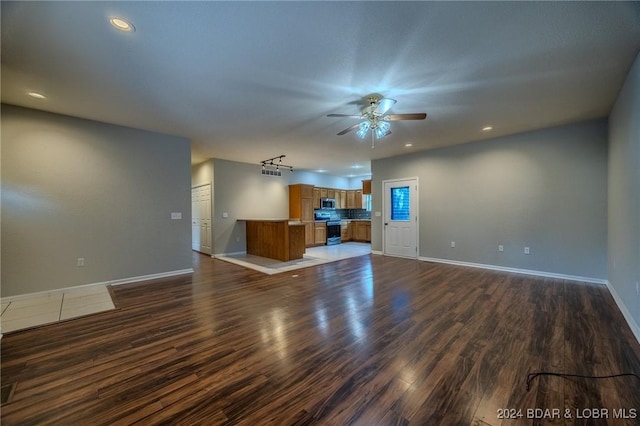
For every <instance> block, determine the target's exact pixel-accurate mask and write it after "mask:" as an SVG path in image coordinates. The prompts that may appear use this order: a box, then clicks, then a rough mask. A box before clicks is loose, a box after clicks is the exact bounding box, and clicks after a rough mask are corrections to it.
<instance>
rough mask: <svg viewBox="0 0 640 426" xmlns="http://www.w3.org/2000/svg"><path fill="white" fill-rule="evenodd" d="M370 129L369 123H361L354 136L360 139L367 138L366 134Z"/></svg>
mask: <svg viewBox="0 0 640 426" xmlns="http://www.w3.org/2000/svg"><path fill="white" fill-rule="evenodd" d="M370 127H371V123H369V121H363V122H362V123H360V125H359V126H358V131H357V132H356V135H358V137H359V138H360V139H364V138H365V136H367V132H368V131H369V128H370Z"/></svg>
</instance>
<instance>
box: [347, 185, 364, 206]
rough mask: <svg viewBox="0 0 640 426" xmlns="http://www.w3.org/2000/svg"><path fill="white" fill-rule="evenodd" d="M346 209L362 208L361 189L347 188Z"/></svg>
mask: <svg viewBox="0 0 640 426" xmlns="http://www.w3.org/2000/svg"><path fill="white" fill-rule="evenodd" d="M346 208H348V209H361V208H362V190H361V189H357V190H354V189H349V190H347V207H346Z"/></svg>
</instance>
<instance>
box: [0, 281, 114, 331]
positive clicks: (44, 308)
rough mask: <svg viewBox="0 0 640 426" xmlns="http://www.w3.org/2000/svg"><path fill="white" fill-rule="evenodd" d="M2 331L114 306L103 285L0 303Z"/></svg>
mask: <svg viewBox="0 0 640 426" xmlns="http://www.w3.org/2000/svg"><path fill="white" fill-rule="evenodd" d="M1 305H2V306H1V309H2V314H1V316H0V323H1V325H2V333H8V332H10V331H16V330H22V329H25V328H30V327H35V326H38V325H43V324H49V323H52V322H57V321H62V320H66V319H70V318H75V317H80V316H83V315H88V314H92V313H96V312H102V311H108V310H110V309H115V306H114V304H113V300H112V299H111V295H110V294H109V290H108V289H107V287H106V286H92V287H85V288H79V289H70V290H66V291H64V292H62V293H50V294H46V295H38V296H34V297H33V298H28V299H20V300H16V301H11V302H5V301H4V300H3V301H2V303H1Z"/></svg>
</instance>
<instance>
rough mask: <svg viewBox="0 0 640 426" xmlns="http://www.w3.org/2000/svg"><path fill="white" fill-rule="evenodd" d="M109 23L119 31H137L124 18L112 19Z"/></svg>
mask: <svg viewBox="0 0 640 426" xmlns="http://www.w3.org/2000/svg"><path fill="white" fill-rule="evenodd" d="M109 23H110V24H111V25H112V26H113V27H114V28H115V29H117V30H120V31H125V32H128V33H132V32H134V31H135V30H136V27H134V26H133V24H132V23H131V22H129V21H127V20H126V19H124V18H110V19H109Z"/></svg>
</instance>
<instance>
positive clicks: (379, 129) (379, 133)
mask: <svg viewBox="0 0 640 426" xmlns="http://www.w3.org/2000/svg"><path fill="white" fill-rule="evenodd" d="M390 129H391V124H389V122H388V121H379V122H378V124H377V125H376V130H375V132H376V138H378V139H381V138H384V137H385V136H387V135H388V134H389V133H391V131H390Z"/></svg>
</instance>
